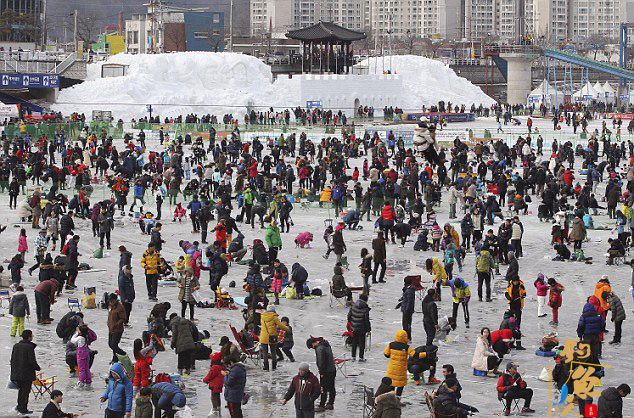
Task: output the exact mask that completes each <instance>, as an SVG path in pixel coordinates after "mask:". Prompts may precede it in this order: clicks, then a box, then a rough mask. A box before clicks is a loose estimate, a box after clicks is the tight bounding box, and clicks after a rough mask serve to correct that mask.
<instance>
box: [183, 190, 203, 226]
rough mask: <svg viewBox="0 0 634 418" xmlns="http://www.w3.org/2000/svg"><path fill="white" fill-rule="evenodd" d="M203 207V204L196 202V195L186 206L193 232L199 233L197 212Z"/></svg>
mask: <svg viewBox="0 0 634 418" xmlns="http://www.w3.org/2000/svg"><path fill="white" fill-rule="evenodd" d="M202 207H203V204H202V203H200V201H199V200H198V195H194V196H192V201H191V202H189V203H188V204H187V209H189V217H190V219H191V220H192V226H193V227H194V232H200V222H199V221H198V215H197V213H198V211H199V210H200V208H202Z"/></svg>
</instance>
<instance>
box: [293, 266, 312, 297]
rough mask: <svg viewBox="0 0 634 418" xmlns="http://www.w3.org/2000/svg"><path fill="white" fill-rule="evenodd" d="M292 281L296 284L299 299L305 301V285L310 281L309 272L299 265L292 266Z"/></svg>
mask: <svg viewBox="0 0 634 418" xmlns="http://www.w3.org/2000/svg"><path fill="white" fill-rule="evenodd" d="M291 281H292V282H293V283H295V290H297V299H304V283H306V281H308V272H307V271H306V269H305V268H304V266H302V265H301V264H299V263H293V265H292V266H291Z"/></svg>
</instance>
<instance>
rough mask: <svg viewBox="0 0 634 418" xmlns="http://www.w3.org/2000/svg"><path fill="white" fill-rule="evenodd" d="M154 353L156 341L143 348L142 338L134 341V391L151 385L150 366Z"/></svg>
mask: <svg viewBox="0 0 634 418" xmlns="http://www.w3.org/2000/svg"><path fill="white" fill-rule="evenodd" d="M153 353H155V351H154V340H150V343H149V344H148V346H147V347H143V341H142V340H141V339H140V338H137V339H136V340H134V360H135V363H134V380H133V381H132V386H133V388H134V391H135V392H136V391H138V390H139V389H140V388H146V387H148V386H149V385H150V365H151V364H152V357H153Z"/></svg>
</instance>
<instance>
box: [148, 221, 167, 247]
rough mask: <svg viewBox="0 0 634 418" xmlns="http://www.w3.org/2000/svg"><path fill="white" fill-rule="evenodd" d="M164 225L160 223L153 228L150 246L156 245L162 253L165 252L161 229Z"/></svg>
mask: <svg viewBox="0 0 634 418" xmlns="http://www.w3.org/2000/svg"><path fill="white" fill-rule="evenodd" d="M162 227H163V225H162V224H161V223H160V222H159V223H157V224H156V226H154V228H152V232H151V234H150V244H154V248H155V249H156V251H158V252H161V250H163V243H164V242H165V241H163V238H162V237H161V228H162Z"/></svg>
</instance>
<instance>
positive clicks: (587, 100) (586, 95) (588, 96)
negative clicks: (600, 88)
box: [583, 94, 594, 102]
mask: <svg viewBox="0 0 634 418" xmlns="http://www.w3.org/2000/svg"><path fill="white" fill-rule="evenodd" d="M592 99H594V97H593V96H592V95H591V94H584V95H583V101H584V102H589V101H591V100H592Z"/></svg>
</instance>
